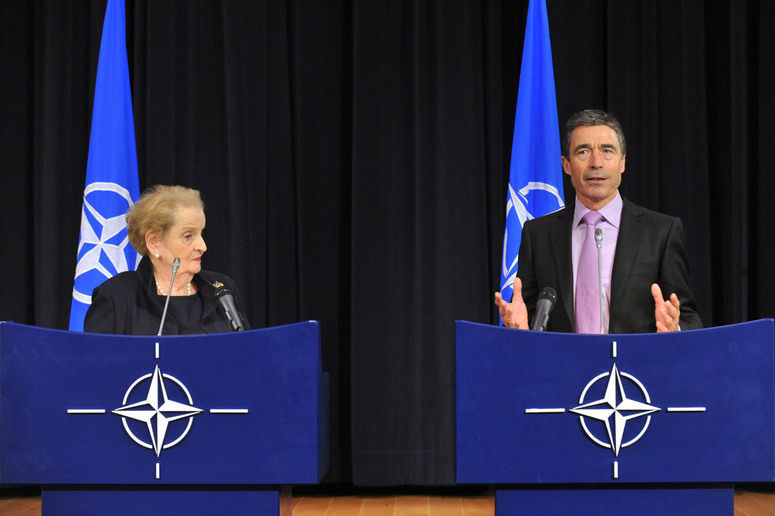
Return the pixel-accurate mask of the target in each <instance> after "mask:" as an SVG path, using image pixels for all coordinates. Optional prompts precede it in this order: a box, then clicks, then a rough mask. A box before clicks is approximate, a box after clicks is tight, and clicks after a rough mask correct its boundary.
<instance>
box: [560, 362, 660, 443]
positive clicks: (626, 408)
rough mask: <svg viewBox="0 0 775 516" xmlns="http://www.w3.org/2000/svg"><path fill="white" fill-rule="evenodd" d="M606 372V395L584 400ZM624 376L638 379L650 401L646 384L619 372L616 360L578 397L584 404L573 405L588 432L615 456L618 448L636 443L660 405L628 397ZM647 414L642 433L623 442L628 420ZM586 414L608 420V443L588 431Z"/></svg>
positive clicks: (640, 387) (645, 396) (639, 385)
mask: <svg viewBox="0 0 775 516" xmlns="http://www.w3.org/2000/svg"><path fill="white" fill-rule="evenodd" d="M606 376H608V384H607V386H606V389H605V395H604V396H603V398H601V399H599V400H596V401H592V402H589V403H584V399H585V397H586V394H587V391H588V390H589V388H590V387H592V385H594V384H595V383H596V382H597V381H598V380H600V379H602V378H604V377H606ZM622 377H625V378H627V379H629V380H631V381H632V382H633V383H635V384H636V385H637V386H638V387H639V389H640V390H641V393H642V395H643V397H644V398H645V400H646V401H647V402H650V401H651V400H650V399H649V395H648V392H646V389H645V388H644V387H643V385H642V384H641V383H640V382H639V381H638V380H637V379H636V378H634V377H633V376H631V375H628V374H627V373H620V372H619V370H618V369H617V368H616V364H614V366H613V368H612V369H611V372H610V373H603V374H601V375H599V376H597V377H596V378H594V379H592V381H590V382H589V383H588V384H587V386H586V388H585V389H584V391H583V392H582V393H581V397H580V399H579V403H581V405H579V406H577V407H575V408H572V409H570V411H571V412H573V413H574V414H578V415H579V416H580V418H579V419H580V420H581V425H582V426H583V427H584V432H586V434H587V436H588V437H589V438H590V439H592V440H593V441H595V442H596V443H597V444H599V445H600V446H603V447H605V448H611V449H612V450H613V452H614V455H615V456H618V455H619V450H621V449H622V448H624V447H627V446H629V445H631V444H633V443H635V442H636V441H637V440H638V439H640V438H641V436H643V434H644V433H645V432H646V429H647V428H648V426H649V423H650V422H651V416H650V415H649V414H652V413H654V412H657V411H658V410H660V409H659V408H658V407H655V406H653V405H649V403H643V402H640V401H637V400H634V399H630V398H628V397H627V393H626V392H625V390H624V385H623V384H622ZM644 416H646V422H645V424H644V425H643V429H642V430H641V431H640V433H639V434H638V435H637V436H635V437H634V438H633V439H631V440H630V441H628V442H623V440H624V429H625V427H626V425H627V422H628V421H632V420H633V419H636V418H640V417H644ZM584 418H590V419H594V420H597V421H602V422H603V423H604V424H605V429H606V432H607V433H608V442H607V443H606V442H604V441H601V440H600V439H598V438H597V437H595V436H594V435H593V434H592V432H590V431H589V429H588V428H587V425H586V422H585V421H584Z"/></svg>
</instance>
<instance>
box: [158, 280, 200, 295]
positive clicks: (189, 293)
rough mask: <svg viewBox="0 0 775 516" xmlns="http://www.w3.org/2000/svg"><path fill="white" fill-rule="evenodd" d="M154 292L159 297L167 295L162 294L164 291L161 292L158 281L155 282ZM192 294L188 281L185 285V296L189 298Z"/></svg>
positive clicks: (192, 290)
mask: <svg viewBox="0 0 775 516" xmlns="http://www.w3.org/2000/svg"><path fill="white" fill-rule="evenodd" d="M156 292H158V293H159V295H160V296H166V295H167V294H165V293H164V290H162V288H161V285H159V281H158V280H156ZM193 293H194V289H193V288H192V287H191V282H190V281H189V282H188V283H187V284H186V295H187V296H190V295H192V294H193Z"/></svg>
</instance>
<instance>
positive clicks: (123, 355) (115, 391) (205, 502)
mask: <svg viewBox="0 0 775 516" xmlns="http://www.w3.org/2000/svg"><path fill="white" fill-rule="evenodd" d="M327 406H328V376H327V375H326V374H325V373H324V372H323V370H322V365H321V356H320V330H319V326H318V323H317V322H305V323H298V324H292V325H288V326H280V327H274V328H268V329H261V330H252V331H246V332H238V333H225V334H216V335H196V336H168V337H152V336H139V337H138V336H114V335H97V334H88V333H71V332H66V331H59V330H50V329H43V328H36V327H31V326H25V325H20V324H13V323H0V482H2V483H3V484H40V485H42V486H43V494H42V505H43V512H44V514H45V513H50V514H149V513H154V514H216V513H221V514H261V515H264V514H290V501H289V497H288V496H287V495H286V493H287V492H288V491H289V490H288V489H285V488H283V486H290V485H295V484H316V483H318V482H319V481H320V480H321V478H322V476H323V474H324V473H325V471H326V469H327V467H328V456H327V450H328V435H327V428H328V424H327V423H328V421H327V411H328V409H327Z"/></svg>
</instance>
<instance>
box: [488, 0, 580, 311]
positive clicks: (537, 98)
mask: <svg viewBox="0 0 775 516" xmlns="http://www.w3.org/2000/svg"><path fill="white" fill-rule="evenodd" d="M560 155H561V150H560V127H559V123H558V119H557V100H556V95H555V88H554V70H553V67H552V47H551V43H550V39H549V16H548V13H547V10H546V2H545V0H530V5H529V6H528V14H527V25H526V28H525V44H524V47H523V50H522V69H521V72H520V75H519V92H518V95H517V112H516V116H515V118H514V140H513V143H512V147H511V168H510V172H509V185H508V193H507V196H506V228H505V231H504V234H503V258H502V261H501V288H500V290H501V295H502V296H503V299H505V300H511V298H512V295H513V293H514V290H513V285H514V278H515V277H516V275H517V269H518V267H519V244H520V241H521V235H522V226H523V224H524V223H525V221H527V220H530V219H533V218H535V217H540V216H542V215H546V214H547V213H551V212H553V211H557V210H559V209H560V208H563V207H564V206H565V201H564V194H563V187H562V164H561V161H560ZM501 323H502V322H501Z"/></svg>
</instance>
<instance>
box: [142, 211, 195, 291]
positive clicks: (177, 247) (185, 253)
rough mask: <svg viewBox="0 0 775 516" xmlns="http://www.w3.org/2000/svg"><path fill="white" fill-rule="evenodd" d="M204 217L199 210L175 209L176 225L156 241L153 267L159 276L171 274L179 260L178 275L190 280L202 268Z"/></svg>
mask: <svg viewBox="0 0 775 516" xmlns="http://www.w3.org/2000/svg"><path fill="white" fill-rule="evenodd" d="M204 228H205V214H204V211H202V210H201V209H199V208H190V207H189V208H179V209H178V211H177V222H176V223H175V225H174V226H172V227H171V228H170V229H169V230H168V231H167V232H166V233H165V234H164V235H163V236H162V237H161V238H160V239H157V240H156V246H155V247H156V250H155V251H153V253H159V259H158V260H155V264H156V265H157V267H158V268H159V269H160V270H161V271H162V273H164V274H165V275H166V274H172V262H173V260H174V259H175V258H176V257H177V258H180V268H179V269H178V275H179V276H188V277H189V280H190V277H191V276H193V275H194V274H197V273H198V272H199V271H200V270H201V269H202V255H203V254H204V253H205V251H207V245H206V244H205V241H204V238H203V237H202V231H203V230H204Z"/></svg>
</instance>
